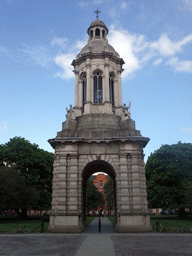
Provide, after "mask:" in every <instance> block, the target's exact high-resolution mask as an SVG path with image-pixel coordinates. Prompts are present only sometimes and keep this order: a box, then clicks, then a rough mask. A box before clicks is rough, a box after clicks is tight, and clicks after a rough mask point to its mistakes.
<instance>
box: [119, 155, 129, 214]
mask: <svg viewBox="0 0 192 256" xmlns="http://www.w3.org/2000/svg"><path fill="white" fill-rule="evenodd" d="M119 174H120V182H121V214H122V213H128V212H129V190H128V171H127V157H126V153H125V154H122V153H121V154H120V170H119Z"/></svg>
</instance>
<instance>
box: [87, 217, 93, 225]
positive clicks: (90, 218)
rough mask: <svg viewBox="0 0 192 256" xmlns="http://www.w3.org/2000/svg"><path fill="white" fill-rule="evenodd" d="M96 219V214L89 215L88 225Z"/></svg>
mask: <svg viewBox="0 0 192 256" xmlns="http://www.w3.org/2000/svg"><path fill="white" fill-rule="evenodd" d="M94 219H95V217H94V216H88V217H87V224H88V226H89V225H90V224H91V222H92V221H93V220H94Z"/></svg>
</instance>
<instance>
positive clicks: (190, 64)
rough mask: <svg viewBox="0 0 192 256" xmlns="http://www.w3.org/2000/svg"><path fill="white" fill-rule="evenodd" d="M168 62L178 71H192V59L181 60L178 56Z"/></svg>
mask: <svg viewBox="0 0 192 256" xmlns="http://www.w3.org/2000/svg"><path fill="white" fill-rule="evenodd" d="M166 64H167V65H170V66H171V67H173V68H174V69H175V70H176V71H177V72H189V73H192V61H190V60H179V58H177V57H172V58H170V59H169V60H168V61H167V63H166Z"/></svg>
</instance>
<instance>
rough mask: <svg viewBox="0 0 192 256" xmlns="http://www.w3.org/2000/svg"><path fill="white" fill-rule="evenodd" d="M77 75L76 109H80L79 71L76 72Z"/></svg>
mask: <svg viewBox="0 0 192 256" xmlns="http://www.w3.org/2000/svg"><path fill="white" fill-rule="evenodd" d="M74 73H75V107H80V106H79V102H78V98H79V71H76V70H75V71H74Z"/></svg>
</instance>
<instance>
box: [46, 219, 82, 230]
mask: <svg viewBox="0 0 192 256" xmlns="http://www.w3.org/2000/svg"><path fill="white" fill-rule="evenodd" d="M82 231H83V227H81V226H80V225H79V216H74V215H73V216H69V215H67V216H62V215H56V216H50V222H49V227H48V230H47V232H49V233H81V232H82Z"/></svg>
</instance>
